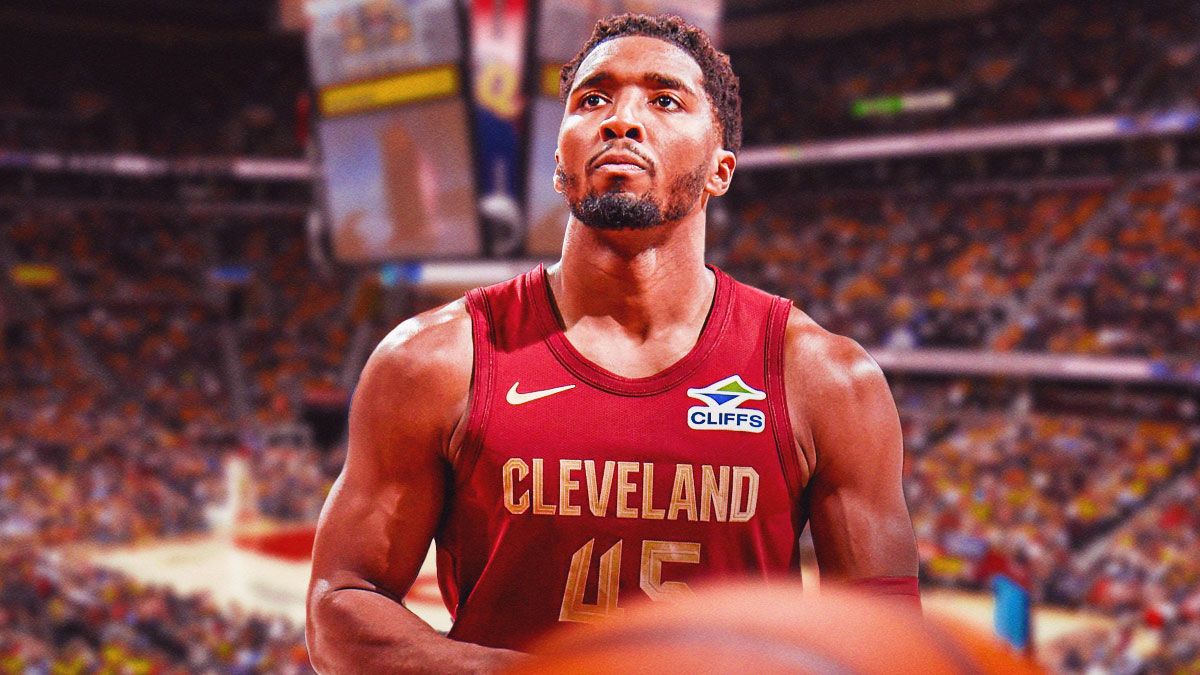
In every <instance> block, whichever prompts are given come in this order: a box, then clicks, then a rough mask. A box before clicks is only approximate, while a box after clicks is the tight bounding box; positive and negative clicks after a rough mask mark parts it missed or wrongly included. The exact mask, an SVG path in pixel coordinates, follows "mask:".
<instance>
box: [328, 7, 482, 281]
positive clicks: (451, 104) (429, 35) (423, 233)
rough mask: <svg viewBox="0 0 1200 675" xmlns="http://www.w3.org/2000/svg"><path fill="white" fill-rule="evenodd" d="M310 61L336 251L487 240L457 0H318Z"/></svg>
mask: <svg viewBox="0 0 1200 675" xmlns="http://www.w3.org/2000/svg"><path fill="white" fill-rule="evenodd" d="M307 11H308V13H309V19H310V24H311V28H310V31H309V34H308V47H309V59H310V71H311V73H312V79H313V84H314V85H315V87H316V89H317V102H318V108H319V110H320V113H321V120H320V123H319V125H318V128H317V147H318V148H319V151H320V160H321V170H320V178H321V184H320V185H319V186H318V190H317V193H318V194H319V195H321V201H322V202H323V205H324V207H325V214H326V219H327V222H328V226H329V229H330V234H331V237H330V239H331V241H332V244H333V253H334V255H335V257H337V258H338V259H339V260H342V261H344V262H349V263H375V262H379V261H385V260H400V259H423V258H431V257H432V258H437V257H447V256H449V257H462V256H474V255H478V254H479V253H480V250H481V237H480V233H479V217H478V210H477V207H476V189H475V162H474V151H473V148H472V142H471V126H470V125H471V114H470V109H469V103H468V101H469V98H470V97H469V92H468V91H466V84H465V82H464V77H463V74H464V73H465V72H467V69H466V68H465V66H466V63H465V58H466V54H467V50H466V38H465V31H464V26H463V18H464V16H463V14H462V13H461V12H460V7H459V5H458V3H457V2H456V0H312V2H310V3H309V4H308V5H307Z"/></svg>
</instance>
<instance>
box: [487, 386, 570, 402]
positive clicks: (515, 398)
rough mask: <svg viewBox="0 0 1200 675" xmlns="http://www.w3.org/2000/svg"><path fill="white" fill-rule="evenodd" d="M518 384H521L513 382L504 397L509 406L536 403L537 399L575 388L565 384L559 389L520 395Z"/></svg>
mask: <svg viewBox="0 0 1200 675" xmlns="http://www.w3.org/2000/svg"><path fill="white" fill-rule="evenodd" d="M518 384H521V383H520V382H513V386H512V389H509V390H508V395H507V396H505V397H504V400H505V401H508V402H509V404H511V405H521V404H522V403H529V402H530V401H536V400H538V399H539V398H546V397H547V396H553V395H555V394H559V393H562V392H564V391H566V390H568V389H574V388H575V385H573V384H566V385H563V386H561V387H555V388H553V389H543V390H541V391H530V392H526V393H524V394H522V393H521V392H519V391H517V385H518Z"/></svg>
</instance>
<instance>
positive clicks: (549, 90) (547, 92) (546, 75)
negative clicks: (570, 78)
mask: <svg viewBox="0 0 1200 675" xmlns="http://www.w3.org/2000/svg"><path fill="white" fill-rule="evenodd" d="M560 70H562V64H561V63H547V64H546V65H544V66H542V94H543V95H544V96H549V97H550V98H558V73H559V71H560Z"/></svg>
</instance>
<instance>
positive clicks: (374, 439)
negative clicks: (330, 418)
mask: <svg viewBox="0 0 1200 675" xmlns="http://www.w3.org/2000/svg"><path fill="white" fill-rule="evenodd" d="M377 356H378V355H377ZM372 360H373V362H368V365H367V367H366V368H365V369H364V371H363V377H362V378H361V380H360V382H359V386H358V389H357V391H356V392H355V395H354V401H353V403H352V405H351V410H350V435H349V447H348V450H347V456H346V464H345V466H344V467H343V469H342V473H341V475H340V476H339V477H338V479H337V481H336V482H335V483H334V485H333V488H332V490H331V491H330V494H329V498H328V499H327V500H326V503H325V507H324V509H323V510H322V512H321V518H320V521H319V523H318V526H317V537H316V541H315V543H314V547H313V589H312V591H313V592H318V593H320V592H326V591H329V590H336V589H339V588H363V589H366V590H372V591H377V592H380V593H382V594H384V595H388V596H391V597H393V598H394V599H395V600H400V599H401V598H402V597H403V596H404V594H406V593H407V592H408V589H409V587H410V586H411V585H412V583H413V581H414V580H415V578H416V575H417V573H418V571H419V570H420V566H421V563H422V561H423V560H424V558H425V554H426V552H427V550H428V548H429V544H430V541H431V540H432V537H433V533H434V530H435V528H436V526H437V523H438V519H439V518H440V515H441V510H442V502H443V498H444V490H445V480H446V472H447V469H446V464H445V461H444V459H443V457H444V452H443V450H444V449H443V448H442V447H441V445H442V443H443V442H444V440H445V434H444V433H443V429H442V427H443V426H444V418H445V411H444V410H441V409H438V408H437V407H436V404H437V401H436V399H437V397H418V396H410V395H406V394H409V393H411V392H412V391H414V389H412V388H409V387H407V386H405V384H406V382H405V381H404V380H406V379H408V377H406V375H408V374H409V373H406V372H403V371H402V372H397V369H396V368H394V367H391V368H390V367H389V365H388V364H387V363H386V362H384V361H385V359H383V358H379V359H377V358H376V356H373V357H372Z"/></svg>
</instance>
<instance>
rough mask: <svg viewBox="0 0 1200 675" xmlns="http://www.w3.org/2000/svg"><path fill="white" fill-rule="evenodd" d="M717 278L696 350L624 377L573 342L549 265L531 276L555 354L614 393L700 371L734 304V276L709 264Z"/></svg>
mask: <svg viewBox="0 0 1200 675" xmlns="http://www.w3.org/2000/svg"><path fill="white" fill-rule="evenodd" d="M706 267H707V268H708V269H710V270H712V271H713V274H714V276H715V277H716V290H715V292H714V293H713V301H712V306H711V307H710V308H709V311H708V316H707V317H706V318H705V321H704V327H703V328H701V329H700V336H699V337H698V338H697V339H696V344H694V345H692V349H691V350H690V351H689V352H688V353H687V354H685V355H683V356H682V357H680V359H679V360H678V361H676V362H675V363H672V364H671V365H669V366H667V367H666V368H664V369H663V370H660V371H658V372H657V373H655V374H653V375H648V376H646V377H624V376H622V375H617V374H616V373H614V372H612V371H610V370H607V369H606V368H604V367H602V366H599V365H597V364H596V363H593V362H592V361H590V360H589V359H588V358H587V357H585V356H584V355H583V354H581V353H580V352H579V350H577V349H576V348H575V345H572V344H571V341H570V340H568V339H567V336H566V333H565V332H564V330H563V328H562V326H560V325H559V323H558V317H557V315H556V314H555V313H554V307H553V305H552V304H551V300H550V284H549V282H548V280H547V278H546V267H545V265H540V264H539V265H538V266H537V267H536V268H534V269H533V270H532V271H531V272H530V274H529V276H528V277H527V283H528V284H529V288H528V291H529V295H530V296H531V297H532V299H533V310H534V315H535V316H536V318H537V321H538V324H539V325H540V328H541V332H542V336H543V338H544V339H545V341H546V344H547V345H549V347H550V350H551V351H552V352H553V353H554V356H555V357H556V358H557V359H558V361H559V362H560V363H562V365H563V367H565V368H566V369H567V370H569V371H571V373H572V374H574V375H575V376H576V377H578V378H579V379H580V380H583V381H584V382H587V383H588V384H591V385H592V386H595V387H597V388H599V389H603V390H605V391H609V392H612V393H614V394H624V395H627V396H651V395H654V394H658V393H661V392H664V391H666V390H668V389H670V388H671V387H674V386H676V385H678V384H679V383H680V382H682V381H683V379H684V378H686V377H687V376H688V375H690V374H691V373H692V372H694V371H695V370H696V368H698V367H699V366H700V364H702V363H704V361H705V359H706V358H707V357H708V355H709V354H710V353H712V351H713V348H715V347H716V346H717V342H718V340H719V339H720V337H721V335H723V334H724V333H725V327H726V324H728V322H729V316H730V314H731V309H732V308H733V303H732V302H731V301H730V296H731V295H732V293H731V290H732V289H731V286H732V279H730V278H729V276H728V275H727V274H725V273H724V272H722V271H721V270H719V269H717V268H716V267H713V266H712V265H706Z"/></svg>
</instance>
